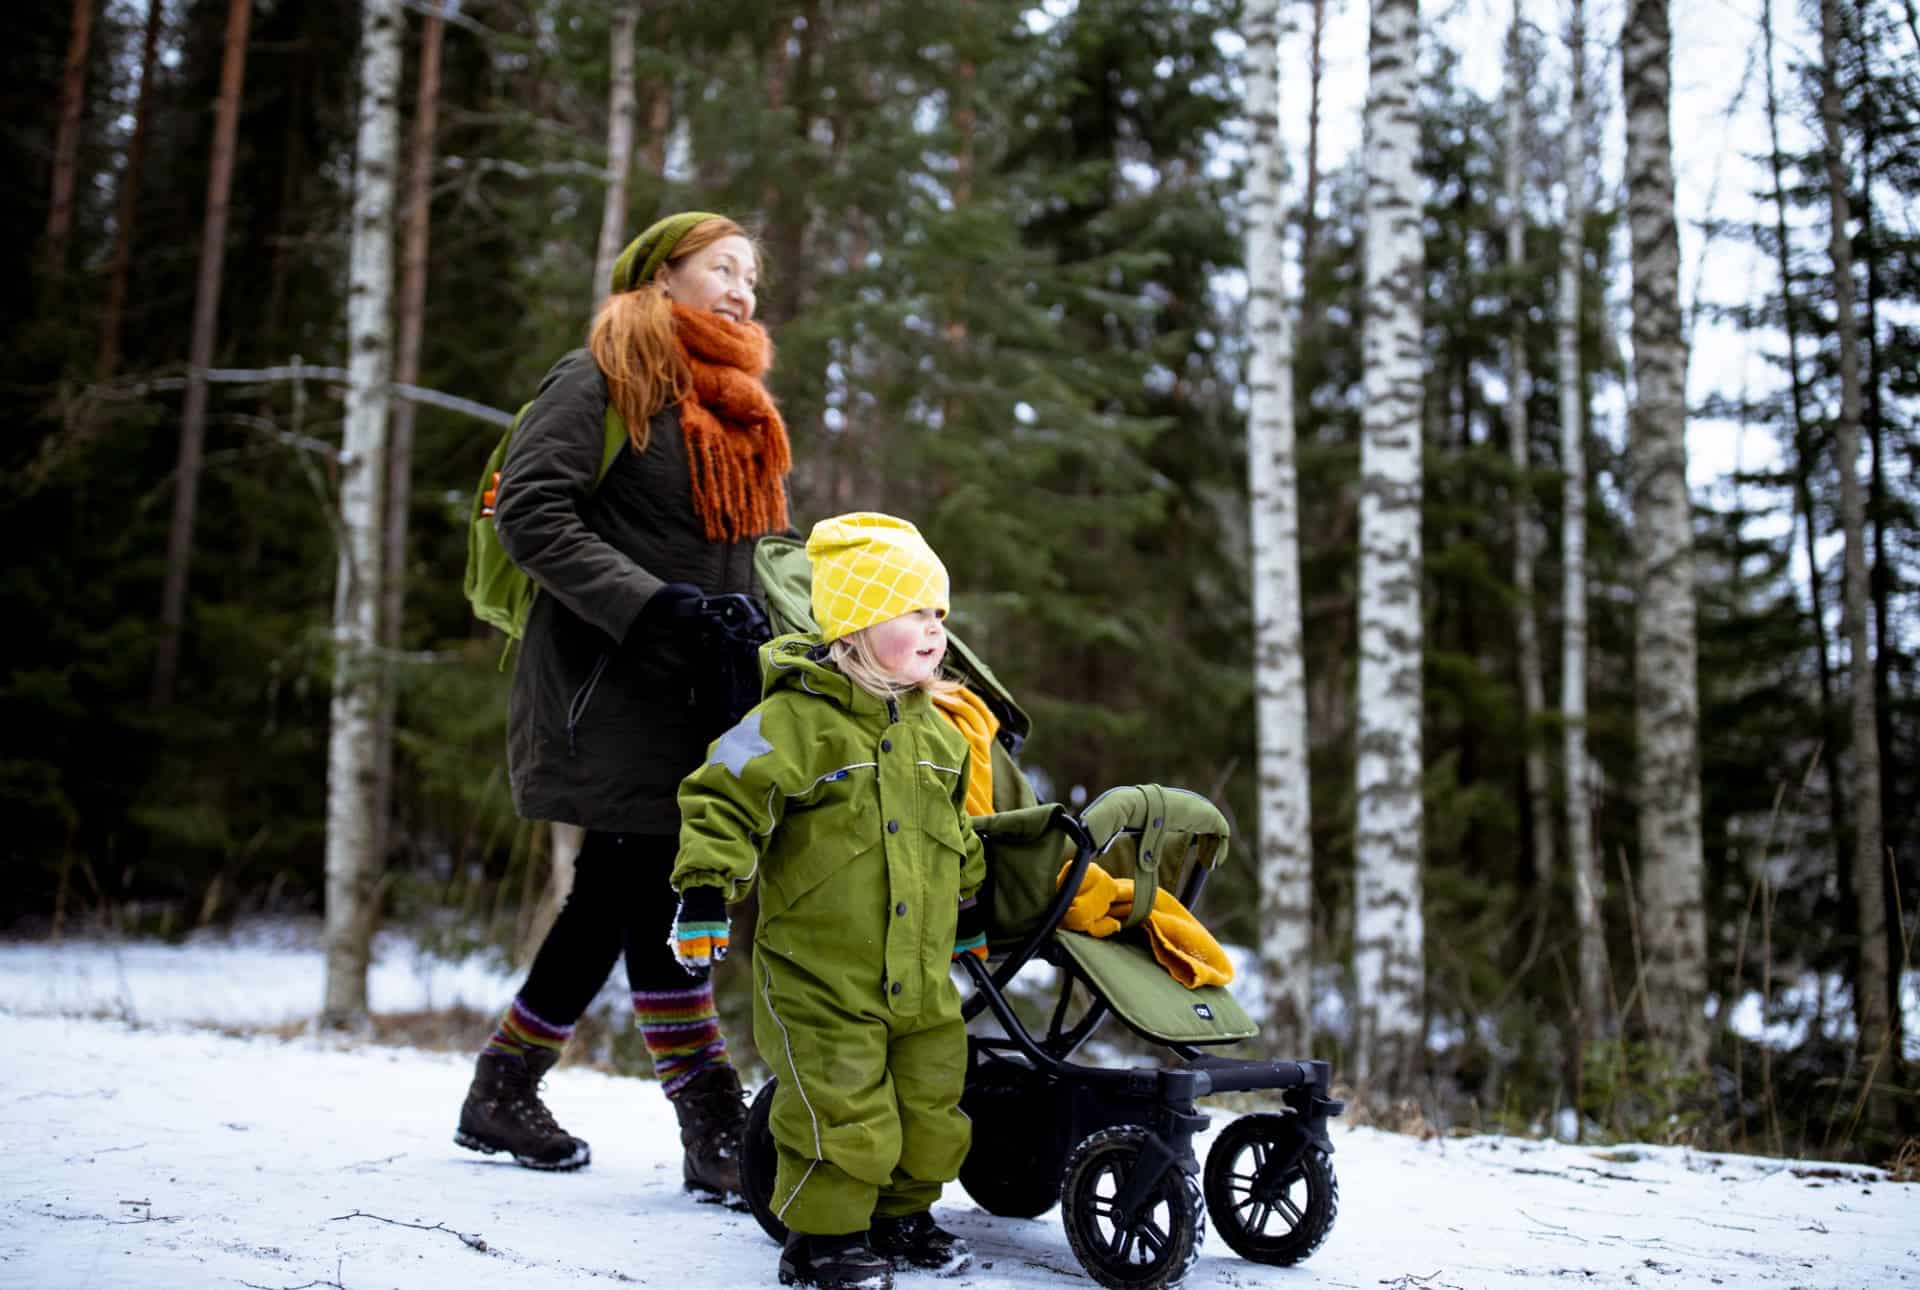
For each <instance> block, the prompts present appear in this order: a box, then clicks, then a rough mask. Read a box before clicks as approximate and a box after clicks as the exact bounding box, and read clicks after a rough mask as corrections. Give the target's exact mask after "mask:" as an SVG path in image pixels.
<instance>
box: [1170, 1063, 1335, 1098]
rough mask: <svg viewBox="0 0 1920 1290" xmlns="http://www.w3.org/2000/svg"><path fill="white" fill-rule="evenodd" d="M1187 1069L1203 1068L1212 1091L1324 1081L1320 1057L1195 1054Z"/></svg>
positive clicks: (1276, 1086) (1265, 1087) (1322, 1086)
mask: <svg viewBox="0 0 1920 1290" xmlns="http://www.w3.org/2000/svg"><path fill="white" fill-rule="evenodd" d="M1187 1069H1188V1070H1193V1071H1200V1072H1203V1073H1204V1074H1205V1075H1206V1076H1207V1080H1208V1082H1209V1083H1210V1084H1212V1086H1213V1091H1214V1092H1216V1093H1237V1092H1242V1091H1245V1090H1250V1089H1276V1088H1299V1087H1300V1086H1301V1085H1303V1084H1306V1085H1317V1086H1318V1087H1320V1088H1322V1089H1324V1088H1325V1087H1326V1085H1327V1079H1328V1073H1327V1064H1326V1063H1325V1062H1320V1061H1307V1062H1292V1061H1271V1062H1258V1061H1237V1060H1235V1059H1233V1058H1230V1057H1196V1058H1194V1059H1193V1060H1191V1061H1189V1062H1188V1063H1187Z"/></svg>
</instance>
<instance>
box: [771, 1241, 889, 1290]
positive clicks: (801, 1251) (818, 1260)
mask: <svg viewBox="0 0 1920 1290" xmlns="http://www.w3.org/2000/svg"><path fill="white" fill-rule="evenodd" d="M780 1284H781V1285H783V1286H822V1287H831V1288H837V1287H858V1288H859V1290H892V1287H893V1268H892V1266H891V1265H890V1264H889V1263H888V1262H887V1261H886V1260H885V1259H883V1258H881V1257H880V1256H879V1255H878V1254H875V1253H874V1252H873V1250H872V1249H870V1248H869V1247H868V1245H867V1234H866V1233H865V1232H853V1233H851V1234H849V1235H846V1236H808V1235H806V1234H805V1233H803V1232H789V1233H787V1243H786V1244H785V1245H784V1246H782V1247H781V1249H780Z"/></svg>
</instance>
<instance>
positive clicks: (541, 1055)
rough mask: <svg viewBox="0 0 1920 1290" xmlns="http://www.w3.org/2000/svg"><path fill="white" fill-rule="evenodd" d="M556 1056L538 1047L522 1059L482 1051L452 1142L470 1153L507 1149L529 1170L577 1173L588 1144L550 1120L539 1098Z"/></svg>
mask: <svg viewBox="0 0 1920 1290" xmlns="http://www.w3.org/2000/svg"><path fill="white" fill-rule="evenodd" d="M559 1060H560V1054H559V1053H556V1052H550V1051H548V1050H547V1049H544V1048H537V1049H534V1050H532V1051H530V1052H528V1053H527V1055H526V1056H525V1057H517V1056H514V1055H512V1054H508V1053H494V1052H483V1053H481V1054H480V1057H479V1059H478V1060H477V1061H475V1062H474V1065H473V1084H472V1085H471V1086H470V1087H469V1088H468V1089H467V1100H466V1102H465V1103H463V1104H462V1105H461V1107H460V1127H459V1129H458V1130H457V1131H455V1133H454V1135H453V1140H454V1141H455V1142H457V1143H459V1144H460V1145H461V1146H463V1147H465V1148H467V1149H468V1150H469V1151H484V1152H486V1153H487V1154H488V1155H492V1154H493V1153H494V1152H496V1151H506V1152H509V1153H511V1154H512V1156H513V1158H514V1159H515V1160H517V1161H519V1162H520V1163H521V1164H523V1165H525V1166H526V1167H527V1168H529V1169H578V1168H580V1167H581V1166H582V1165H584V1164H586V1163H587V1161H588V1160H589V1159H590V1158H591V1153H590V1152H589V1151H588V1150H587V1144H586V1143H584V1142H582V1141H581V1140H580V1139H579V1138H576V1137H574V1136H573V1135H572V1134H570V1133H568V1132H567V1131H566V1130H565V1129H563V1128H561V1127H560V1126H559V1125H558V1124H556V1123H555V1122H554V1119H553V1112H551V1111H549V1110H547V1105H546V1103H544V1102H542V1101H541V1100H540V1080H541V1079H542V1077H544V1076H545V1075H546V1073H547V1072H548V1071H549V1070H552V1069H553V1064H554V1063H555V1062H557V1061H559Z"/></svg>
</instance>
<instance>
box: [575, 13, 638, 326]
mask: <svg viewBox="0 0 1920 1290" xmlns="http://www.w3.org/2000/svg"><path fill="white" fill-rule="evenodd" d="M639 25H640V4H639V0H623V3H622V4H621V5H620V7H619V9H618V10H617V11H616V12H615V14H614V17H613V87H612V89H611V91H610V92H609V94H608V97H607V196H606V201H605V203H604V204H603V205H602V206H601V208H600V246H599V250H598V251H597V252H596V253H595V255H594V257H593V291H592V294H591V297H590V299H589V300H588V306H589V308H588V313H589V315H591V313H592V311H593V310H594V309H597V308H598V307H599V305H600V301H601V300H602V299H603V298H604V297H605V296H606V294H607V283H608V282H609V281H610V280H611V279H612V277H613V262H614V261H615V260H617V259H619V258H620V248H621V247H623V246H625V245H626V243H627V178H628V176H629V175H630V174H632V172H633V110H634V108H633V105H634V94H633V42H634V32H635V31H636V30H637V29H638V27H639Z"/></svg>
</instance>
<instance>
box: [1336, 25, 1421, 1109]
mask: <svg viewBox="0 0 1920 1290" xmlns="http://www.w3.org/2000/svg"><path fill="white" fill-rule="evenodd" d="M1418 37H1419V7H1418V4H1417V3H1416V0H1375V2H1374V5H1373V14H1372V30H1371V35H1370V40H1369V68H1368V78H1367V108H1366V174H1367V179H1366V184H1367V189H1366V255H1365V273H1366V285H1365V292H1366V296H1365V300H1366V305H1365V308H1366V318H1365V323H1364V326H1363V329H1362V333H1361V355H1362V364H1363V366H1364V369H1365V372H1366V377H1365V385H1364V394H1363V397H1364V400H1365V411H1364V412H1363V414H1362V422H1361V441H1360V592H1359V596H1360V604H1359V636H1360V663H1359V703H1358V712H1357V717H1356V720H1357V726H1358V729H1357V732H1356V745H1357V748H1358V753H1357V756H1356V758H1355V792H1354V799H1355V807H1354V810H1355V819H1354V870H1355V878H1354V881H1355V887H1356V891H1355V895H1354V976H1355V982H1356V986H1357V991H1358V1001H1359V1007H1358V1010H1357V1014H1358V1015H1357V1017H1356V1021H1357V1028H1356V1035H1355V1046H1354V1050H1355V1055H1356V1058H1357V1064H1358V1066H1359V1071H1358V1075H1359V1079H1360V1081H1361V1082H1362V1083H1363V1084H1370V1085H1372V1086H1373V1087H1374V1088H1375V1089H1377V1090H1380V1091H1383V1092H1385V1093H1387V1094H1389V1095H1392V1094H1394V1093H1396V1092H1398V1091H1400V1090H1402V1089H1405V1088H1407V1087H1409V1086H1410V1084H1411V1082H1412V1079H1413V1077H1414V1075H1415V1074H1416V1072H1417V1067H1418V1064H1419V1062H1420V1060H1421V1055H1422V1054H1421V1013H1422V1008H1423V1005H1424V995H1425V992H1426V979H1425V971H1426V970H1425V964H1424V956H1425V926H1424V921H1423V917H1422V910H1421V893H1422V879H1421V850H1422V817H1421V744H1420V707H1421V678H1420V661H1421V659H1420V656H1421V648H1422V634H1421V620H1420V601H1421V595H1420V581H1421V548H1420V490H1421V476H1420V470H1421V465H1420V448H1421V445H1420V437H1421V405H1422V402H1423V389H1422V376H1423V368H1424V358H1425V355H1424V351H1423V347H1422V342H1421V334H1420V302H1421V296H1422V289H1423V276H1424V273H1425V263H1424V260H1425V248H1424V246H1423V243H1422V238H1421V197H1420V181H1419V177H1418V174H1417V173H1416V171H1415V169H1414V163H1415V160H1416V158H1417V155H1418V151H1419V146H1420V128H1419V118H1418V106H1417V103H1416V99H1415V95H1416V92H1417V90H1418V85H1419V69H1418V66H1417V63H1416V55H1417V43H1418Z"/></svg>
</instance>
